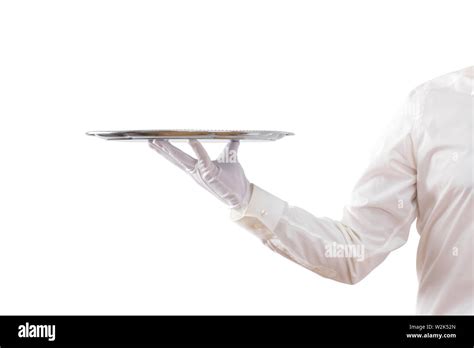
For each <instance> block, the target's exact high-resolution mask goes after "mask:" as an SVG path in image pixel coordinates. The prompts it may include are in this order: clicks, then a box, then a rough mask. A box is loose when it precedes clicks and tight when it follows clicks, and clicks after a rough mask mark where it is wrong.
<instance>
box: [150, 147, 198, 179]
mask: <svg viewBox="0 0 474 348" xmlns="http://www.w3.org/2000/svg"><path fill="white" fill-rule="evenodd" d="M149 145H150V147H151V148H152V149H154V150H155V151H156V152H158V153H159V154H161V155H163V156H164V157H166V158H167V159H168V160H169V161H170V162H172V163H174V164H176V165H177V166H178V167H181V168H182V169H185V170H188V171H191V170H193V169H194V167H195V166H196V160H195V159H194V158H192V157H191V156H189V155H188V154H187V153H186V152H184V151H182V150H180V149H178V148H177V147H176V146H173V145H172V144H171V143H170V142H169V141H168V140H162V139H154V140H152V141H150V142H149Z"/></svg>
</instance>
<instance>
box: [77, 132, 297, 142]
mask: <svg viewBox="0 0 474 348" xmlns="http://www.w3.org/2000/svg"><path fill="white" fill-rule="evenodd" d="M86 134H87V135H90V136H95V137H99V138H101V139H105V140H135V141H147V140H150V139H169V140H186V139H202V140H253V141H274V140H278V139H281V138H283V137H285V136H288V135H293V133H290V132H281V131H262V130H184V129H183V130H179V129H169V130H165V129H159V130H126V131H94V132H87V133H86Z"/></svg>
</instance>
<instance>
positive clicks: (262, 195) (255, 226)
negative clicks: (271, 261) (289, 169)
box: [230, 184, 287, 240]
mask: <svg viewBox="0 0 474 348" xmlns="http://www.w3.org/2000/svg"><path fill="white" fill-rule="evenodd" d="M251 189H252V193H251V196H250V201H249V203H248V205H247V207H245V208H243V209H232V210H231V212H230V217H231V219H232V220H233V221H234V222H236V223H237V224H239V225H241V226H242V227H244V228H245V229H247V230H249V231H250V232H252V233H253V234H255V235H256V236H257V237H259V238H260V239H262V240H268V239H271V238H273V237H274V234H273V231H274V230H275V228H276V227H277V225H278V223H279V221H280V219H281V217H282V216H283V214H284V212H285V209H286V207H287V203H286V202H285V201H283V200H281V199H280V198H278V197H276V196H274V195H272V194H271V193H268V192H267V191H265V190H263V189H261V188H260V187H258V186H257V185H254V184H252V185H251Z"/></svg>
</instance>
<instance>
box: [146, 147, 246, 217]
mask: <svg viewBox="0 0 474 348" xmlns="http://www.w3.org/2000/svg"><path fill="white" fill-rule="evenodd" d="M189 144H190V145H191V147H192V149H193V150H194V153H195V154H196V157H197V159H195V158H193V157H191V156H189V155H188V154H187V153H185V152H183V151H181V150H180V149H178V148H177V147H175V146H173V145H171V144H170V142H169V141H167V140H160V139H155V140H150V141H149V145H150V147H151V148H152V149H154V150H155V151H156V152H158V153H159V154H160V155H163V156H164V157H165V158H167V159H168V160H169V161H170V162H171V163H174V164H175V165H177V166H178V167H180V168H181V169H183V170H184V171H185V172H187V173H188V174H190V175H191V176H192V177H193V179H194V180H196V182H197V183H198V184H199V185H201V186H202V187H204V188H205V189H206V190H208V191H209V192H211V193H212V194H213V195H214V196H216V197H217V198H219V199H220V200H221V201H222V202H224V203H225V204H227V205H228V206H229V207H230V208H245V207H246V206H247V204H248V202H249V200H250V195H251V187H250V183H249V181H248V180H247V178H246V177H245V173H244V170H243V168H242V166H241V165H240V163H239V162H238V160H237V149H238V148H239V144H240V143H239V141H238V140H237V141H235V140H232V141H230V142H229V143H228V144H227V146H226V147H225V149H224V151H223V152H222V154H221V155H220V156H219V157H218V159H217V160H216V161H211V159H210V158H209V155H208V153H207V152H206V150H205V149H204V147H203V146H202V144H201V143H200V142H199V141H197V140H189Z"/></svg>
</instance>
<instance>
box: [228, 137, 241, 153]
mask: <svg viewBox="0 0 474 348" xmlns="http://www.w3.org/2000/svg"><path fill="white" fill-rule="evenodd" d="M239 146H240V141H238V140H231V141H229V143H228V144H227V150H228V151H229V152H230V151H233V152H234V153H235V154H236V155H237V151H239Z"/></svg>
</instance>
